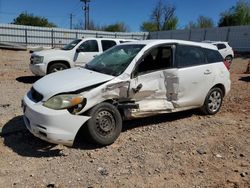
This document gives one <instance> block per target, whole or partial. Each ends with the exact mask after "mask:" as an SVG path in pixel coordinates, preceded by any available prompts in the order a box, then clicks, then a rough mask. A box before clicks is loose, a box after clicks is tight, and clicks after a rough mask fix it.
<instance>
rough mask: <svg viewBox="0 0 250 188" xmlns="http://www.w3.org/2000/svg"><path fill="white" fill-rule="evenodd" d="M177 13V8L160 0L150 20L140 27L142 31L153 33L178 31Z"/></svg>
mask: <svg viewBox="0 0 250 188" xmlns="http://www.w3.org/2000/svg"><path fill="white" fill-rule="evenodd" d="M175 11H176V8H175V6H173V5H170V4H166V3H164V1H163V0H159V1H158V2H157V4H156V6H155V7H154V9H153V10H152V13H151V18H150V20H149V21H147V22H143V23H142V25H141V26H140V29H141V31H149V32H151V31H164V30H172V29H176V28H177V25H178V18H177V17H176V16H175Z"/></svg>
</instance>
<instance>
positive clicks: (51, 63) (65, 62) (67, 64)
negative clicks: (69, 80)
mask: <svg viewBox="0 0 250 188" xmlns="http://www.w3.org/2000/svg"><path fill="white" fill-rule="evenodd" d="M56 63H62V64H64V65H66V66H67V67H68V68H70V64H69V62H67V61H51V62H49V64H48V66H47V71H46V72H48V70H49V67H50V66H51V65H53V64H56Z"/></svg>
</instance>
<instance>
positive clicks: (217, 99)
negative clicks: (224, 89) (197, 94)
mask: <svg viewBox="0 0 250 188" xmlns="http://www.w3.org/2000/svg"><path fill="white" fill-rule="evenodd" d="M221 101H222V97H221V93H220V92H219V91H213V92H212V93H211V94H210V96H209V99H208V109H209V110H210V111H211V112H216V111H218V110H219V108H220V106H221Z"/></svg>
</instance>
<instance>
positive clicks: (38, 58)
mask: <svg viewBox="0 0 250 188" xmlns="http://www.w3.org/2000/svg"><path fill="white" fill-rule="evenodd" d="M31 63H32V64H39V63H43V56H37V55H36V56H33V57H31Z"/></svg>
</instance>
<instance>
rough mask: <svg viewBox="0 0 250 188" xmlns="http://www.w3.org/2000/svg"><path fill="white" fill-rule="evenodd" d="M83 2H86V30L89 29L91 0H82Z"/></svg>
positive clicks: (84, 8)
mask: <svg viewBox="0 0 250 188" xmlns="http://www.w3.org/2000/svg"><path fill="white" fill-rule="evenodd" d="M80 1H81V2H83V3H84V7H83V10H84V18H85V19H84V20H85V21H84V24H85V25H84V26H85V30H87V29H88V28H89V3H90V0H80Z"/></svg>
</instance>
